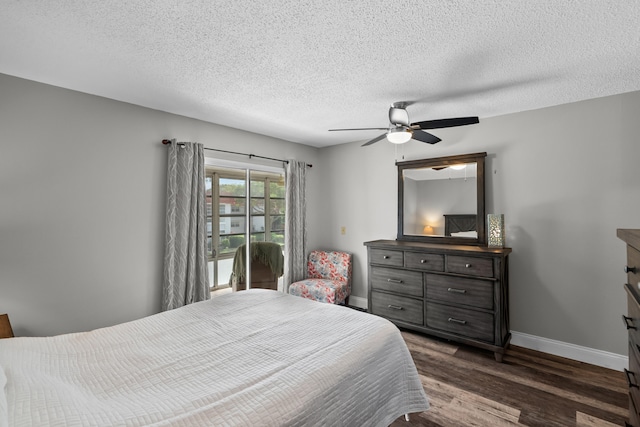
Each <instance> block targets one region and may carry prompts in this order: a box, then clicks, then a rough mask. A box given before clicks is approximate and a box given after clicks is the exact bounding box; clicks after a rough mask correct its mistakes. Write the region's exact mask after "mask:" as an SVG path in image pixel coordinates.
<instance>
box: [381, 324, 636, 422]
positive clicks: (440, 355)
mask: <svg viewBox="0 0 640 427" xmlns="http://www.w3.org/2000/svg"><path fill="white" fill-rule="evenodd" d="M402 335H403V337H404V339H405V342H406V343H407V346H408V347H409V351H410V352H411V354H412V356H413V360H414V361H415V364H416V367H417V368H418V372H419V374H420V376H421V379H422V384H423V385H424V389H425V392H426V393H427V396H428V397H429V402H430V404H431V409H429V410H428V411H426V412H423V413H420V414H411V419H410V421H409V422H406V421H404V419H402V418H400V419H398V420H396V421H395V422H394V423H393V424H392V426H393V427H403V426H441V427H456V426H478V427H480V426H492V427H493V426H514V425H515V426H544V427H553V426H563V427H565V426H584V427H587V426H589V427H596V426H602V427H609V426H624V423H625V421H626V420H627V417H628V405H629V403H628V402H629V401H628V395H627V391H628V389H627V384H626V381H625V378H624V373H622V372H618V371H614V370H611V369H606V368H601V367H598V366H593V365H589V364H586V363H581V362H576V361H573V360H570V359H565V358H562V357H557V356H553V355H550V354H546V353H541V352H537V351H533V350H528V349H524V348H521V347H516V346H510V347H509V349H508V350H507V352H506V354H505V356H504V362H503V363H498V362H496V361H495V359H494V357H493V353H492V352H489V351H485V350H481V349H476V348H472V347H468V346H463V345H458V344H455V343H451V342H448V341H444V340H438V339H436V338H430V337H426V336H424V335H420V334H417V333H413V332H407V331H403V332H402Z"/></svg>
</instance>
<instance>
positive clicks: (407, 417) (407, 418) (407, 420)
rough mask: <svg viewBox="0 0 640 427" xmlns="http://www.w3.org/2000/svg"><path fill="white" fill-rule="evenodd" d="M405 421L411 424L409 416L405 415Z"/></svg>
mask: <svg viewBox="0 0 640 427" xmlns="http://www.w3.org/2000/svg"><path fill="white" fill-rule="evenodd" d="M404 420H405V421H406V422H409V414H404Z"/></svg>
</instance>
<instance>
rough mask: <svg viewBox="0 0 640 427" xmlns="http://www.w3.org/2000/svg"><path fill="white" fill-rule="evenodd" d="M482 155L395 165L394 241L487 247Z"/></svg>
mask: <svg viewBox="0 0 640 427" xmlns="http://www.w3.org/2000/svg"><path fill="white" fill-rule="evenodd" d="M486 156H487V153H473V154H461V155H457V156H448V157H438V158H433V159H420V160H410V161H406V162H398V163H397V166H398V240H410V241H422V242H430V243H450V244H466V245H484V244H486V225H485V220H484V219H485V218H484V215H485V206H484V160H485V157H486Z"/></svg>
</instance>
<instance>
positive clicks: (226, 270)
mask: <svg viewBox="0 0 640 427" xmlns="http://www.w3.org/2000/svg"><path fill="white" fill-rule="evenodd" d="M232 269H233V258H228V259H221V260H219V261H218V286H227V285H228V284H229V277H231V271H232Z"/></svg>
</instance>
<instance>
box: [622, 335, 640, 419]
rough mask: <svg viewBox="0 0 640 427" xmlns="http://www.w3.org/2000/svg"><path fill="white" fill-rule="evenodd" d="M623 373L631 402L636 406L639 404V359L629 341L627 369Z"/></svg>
mask: <svg viewBox="0 0 640 427" xmlns="http://www.w3.org/2000/svg"><path fill="white" fill-rule="evenodd" d="M624 373H625V375H626V377H627V384H628V386H629V395H630V396H631V401H632V402H631V403H632V404H633V406H635V407H636V408H637V407H638V406H639V404H640V388H639V386H640V361H639V360H638V353H636V351H635V349H634V348H633V345H632V343H631V342H629V369H628V370H625V372H624Z"/></svg>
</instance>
